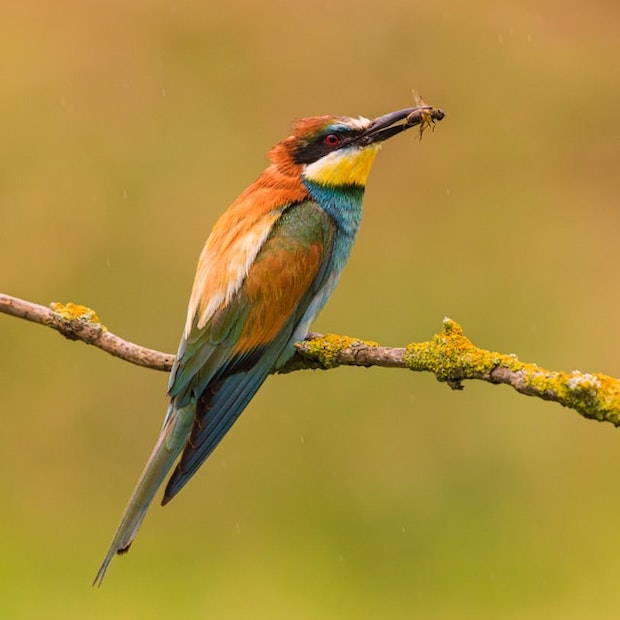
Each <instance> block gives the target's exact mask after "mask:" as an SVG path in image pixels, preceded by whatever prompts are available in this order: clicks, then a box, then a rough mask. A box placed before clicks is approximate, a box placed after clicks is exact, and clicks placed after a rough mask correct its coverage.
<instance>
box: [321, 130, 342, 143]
mask: <svg viewBox="0 0 620 620" xmlns="http://www.w3.org/2000/svg"><path fill="white" fill-rule="evenodd" d="M341 139H342V138H341V137H340V136H339V135H338V134H337V133H328V134H327V135H326V136H325V138H323V142H325V144H327V146H336V145H338V144H340V140H341Z"/></svg>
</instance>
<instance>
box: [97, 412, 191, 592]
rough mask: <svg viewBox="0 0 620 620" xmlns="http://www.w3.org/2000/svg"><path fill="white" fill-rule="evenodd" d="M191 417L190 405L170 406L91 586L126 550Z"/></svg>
mask: <svg viewBox="0 0 620 620" xmlns="http://www.w3.org/2000/svg"><path fill="white" fill-rule="evenodd" d="M193 420H194V406H192V405H189V406H187V407H184V408H183V409H180V410H178V411H177V410H175V409H174V406H173V405H172V404H171V405H170V409H169V410H168V414H167V415H166V422H165V424H164V427H163V428H162V431H161V434H160V435H159V439H158V440H157V443H156V444H155V447H154V448H153V452H151V456H150V457H149V460H148V462H147V464H146V467H145V468H144V471H143V472H142V475H141V476H140V479H139V480H138V484H137V485H136V488H135V489H134V492H133V494H132V496H131V498H130V500H129V503H128V504H127V507H126V508H125V512H124V514H123V518H122V519H121V522H120V523H119V525H118V529H117V530H116V534H114V539H113V540H112V544H111V545H110V548H109V549H108V553H107V554H106V556H105V558H104V560H103V562H102V564H101V566H100V567H99V571H98V572H97V576H96V577H95V580H94V581H93V585H94V586H100V585H101V584H102V582H103V578H104V576H105V573H106V571H107V570H108V565H109V564H110V562H111V561H112V559H113V558H114V556H115V555H116V554H117V553H118V554H121V553H125V552H126V551H128V550H129V547H130V545H131V543H132V542H133V540H134V538H135V537H136V534H137V533H138V530H139V529H140V525H141V524H142V521H143V520H144V517H145V515H146V511H147V510H148V509H149V506H150V505H151V502H152V501H153V498H154V497H155V494H156V493H157V490H158V489H159V487H160V486H161V484H162V482H163V481H164V478H165V477H166V476H167V475H168V472H169V471H170V469H171V468H172V466H173V465H174V462H175V461H176V459H177V457H178V456H179V454H180V453H181V451H182V450H183V447H184V446H185V442H186V441H187V437H188V435H189V432H190V430H191V425H192V422H193Z"/></svg>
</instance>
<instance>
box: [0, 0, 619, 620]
mask: <svg viewBox="0 0 620 620" xmlns="http://www.w3.org/2000/svg"><path fill="white" fill-rule="evenodd" d="M128 4H129V6H128ZM619 7H620V5H619V4H618V2H617V1H616V0H608V1H607V2H605V1H604V0H595V1H593V2H590V3H588V4H587V5H583V4H574V5H571V4H570V3H566V2H561V1H560V0H547V1H540V2H534V1H527V0H526V1H520V2H516V1H515V2H512V3H507V2H491V1H488V2H485V1H478V2H475V3H463V2H458V1H456V0H446V1H444V2H442V3H429V2H418V1H415V0H414V1H407V2H405V1H402V0H383V2H376V3H373V2H369V1H364V0H362V1H357V2H353V1H348V0H347V1H342V2H333V1H332V2H327V1H321V2H314V3H298V2H291V1H287V2H284V1H281V2H277V1H273V2H264V3H257V2H254V1H250V0H245V1H236V2H231V3H229V4H228V5H227V6H224V5H222V4H221V3H209V2H199V1H197V0H194V1H188V2H184V1H182V0H179V1H176V2H148V1H146V0H141V1H134V2H131V3H126V2H120V1H114V0H108V1H106V2H97V1H91V2H78V1H72V2H71V1H65V0H61V1H58V2H53V3H52V2H45V1H43V0H41V1H38V2H29V1H25V2H12V3H9V2H4V3H2V6H1V8H0V58H1V59H2V60H1V61H0V136H1V147H0V290H2V291H3V292H6V293H9V294H12V295H16V296H20V297H23V298H26V299H30V300H32V301H36V302H39V303H43V304H47V303H49V302H51V301H55V300H58V301H74V302H77V303H82V304H86V305H89V306H91V307H93V308H95V309H96V310H97V311H98V312H99V314H100V316H101V318H102V320H103V322H104V323H105V324H106V325H108V327H109V328H110V329H111V330H112V331H114V332H115V333H117V334H119V335H122V336H124V337H126V338H129V339H131V340H134V341H136V342H139V343H141V344H144V345H148V346H151V347H154V348H159V349H161V350H166V351H171V352H172V351H174V350H175V349H176V346H177V342H178V338H179V337H180V333H181V329H182V326H183V323H184V318H185V308H186V303H187V299H188V295H189V289H190V286H191V281H192V278H193V273H194V266H195V263H196V260H197V257H198V254H199V252H200V249H201V248H202V244H203V242H204V239H205V238H206V236H207V234H208V232H209V230H210V228H211V226H212V225H213V223H214V221H215V219H216V218H217V217H218V215H219V214H220V213H221V212H222V211H223V210H224V209H225V208H226V207H227V205H228V204H229V203H230V202H231V201H232V200H233V199H234V198H235V196H236V195H237V194H238V193H239V192H240V191H241V190H242V189H243V188H244V187H245V186H246V185H247V184H248V183H249V182H250V181H252V180H253V179H254V178H255V177H256V175H257V174H258V173H259V172H260V171H261V170H262V169H263V167H264V166H265V162H266V160H265V157H264V153H265V152H266V151H267V150H268V149H269V147H271V146H272V145H273V144H274V143H275V142H277V141H278V140H280V139H281V138H283V137H285V136H286V135H287V133H288V130H289V128H290V125H291V122H292V120H293V119H294V118H296V117H300V116H305V115H312V114H329V113H333V114H348V115H356V114H363V115H365V116H374V115H378V114H382V113H385V112H389V111H391V110H395V109H398V108H402V107H407V106H410V105H412V101H413V99H412V89H416V90H417V91H419V92H420V93H421V94H422V96H423V97H424V98H425V99H426V100H427V102H428V103H430V104H432V105H435V106H439V107H442V108H444V109H445V110H446V112H447V118H446V119H445V120H444V121H443V122H442V123H441V124H440V125H438V127H437V128H436V130H435V132H434V133H433V134H431V133H430V132H428V133H427V134H425V137H424V140H423V141H422V142H421V143H420V142H418V140H417V137H416V135H414V132H410V134H408V135H405V136H403V137H400V138H398V139H395V140H394V141H392V142H390V143H389V144H388V145H386V148H385V149H384V151H383V152H382V153H381V155H380V157H379V158H378V160H377V163H376V164H375V168H374V170H373V173H372V175H371V178H370V182H369V187H368V191H367V194H366V201H365V220H364V223H363V227H362V231H361V234H360V237H359V241H358V243H357V245H356V247H355V250H354V253H353V256H352V259H351V262H350V264H349V266H348V267H347V269H346V271H345V274H344V276H343V279H342V282H341V285H340V287H339V289H338V291H337V292H336V294H335V295H334V297H333V298H332V300H331V302H330V303H329V304H328V306H327V308H326V309H325V311H324V312H323V314H322V315H321V317H320V319H319V320H318V321H317V323H316V325H315V329H316V330H317V331H331V332H336V333H343V334H348V335H351V336H357V337H360V338H368V339H374V340H378V341H380V342H381V343H383V344H387V345H404V344H406V343H408V342H410V341H413V340H426V339H428V338H430V337H431V336H432V334H433V333H435V332H436V331H438V330H440V329H441V319H442V318H443V317H444V316H445V315H448V316H450V317H451V318H453V319H455V320H457V321H459V322H460V323H461V324H462V325H463V327H464V329H465V331H466V334H467V335H468V336H469V337H470V338H472V339H473V340H474V342H475V343H476V344H478V345H479V346H483V347H486V348H491V349H495V350H499V351H502V352H506V353H509V352H514V353H516V354H518V355H519V357H520V358H521V359H524V360H528V361H533V362H537V363H539V364H541V365H543V366H546V367H549V368H554V369H563V370H573V369H580V370H583V371H598V372H604V373H607V374H611V375H614V376H619V375H620V356H619V355H618V345H619V344H620V328H619V327H618V323H617V322H616V320H615V318H616V317H617V312H618V308H619V307H620V290H619V287H618V283H617V281H616V278H617V274H618V270H619V268H620V249H619V246H618V228H619V226H620V214H619V213H618V209H617V207H618V196H619V193H620V192H619V190H620V184H619V175H618V172H619V170H620V169H619V167H618V162H619V160H620V158H619V153H618V146H619V139H620V130H619V124H618V122H617V119H616V118H615V116H614V115H615V114H616V113H617V111H618V109H619V108H620V80H619V78H620V74H619V70H618V67H619V66H620V43H619V38H618V23H619V19H620V8H619ZM0 388H1V394H2V409H3V417H2V433H1V434H0V471H1V472H2V474H1V475H0V496H1V497H2V500H1V505H2V507H1V509H0V529H1V531H2V534H1V535H0V617H2V618H41V617H45V618H63V619H72V618H80V619H82V618H89V619H90V618H93V619H98V618H137V617H149V618H171V617H184V618H213V619H220V618H221V619H228V618H244V617H247V618H270V619H271V618H296V619H300V620H303V619H305V618H326V619H327V618H334V619H340V618H358V619H365V618H391V619H400V618H403V619H404V618H425V619H435V618H437V619H445V618H451V619H461V618H462V619H469V618H472V619H474V618H475V619H480V618H510V619H521V618H528V619H529V618H562V619H563V620H572V619H576V618H579V619H581V618H584V619H585V618H587V619H590V618H598V619H606V618H617V617H618V614H619V613H620V592H619V591H618V586H617V584H618V581H619V579H620V538H619V536H620V535H619V533H618V531H619V529H618V515H619V514H620V482H619V481H618V477H617V476H616V472H617V471H618V467H619V465H620V435H618V432H617V431H615V430H614V429H613V428H612V427H611V426H609V425H602V424H597V423H594V422H588V421H585V420H582V419H581V418H579V416H578V415H577V414H575V413H574V412H571V411H569V410H564V409H562V408H560V407H559V406H558V405H554V404H550V403H543V402H540V401H537V400H534V399H528V398H525V397H523V396H518V395H517V394H515V393H513V392H512V391H510V390H509V389H507V388H500V387H492V386H490V385H483V384H468V385H467V386H466V389H465V390H464V392H462V393H455V392H451V391H450V390H449V389H448V388H447V387H446V386H444V385H440V384H438V383H437V382H436V381H435V380H434V378H433V377H431V376H426V375H413V374H408V373H406V372H404V371H397V370H380V369H371V370H363V369H339V370H336V371H330V372H314V373H311V372H304V373H294V374H292V375H287V376H281V377H273V378H271V379H269V381H268V382H267V384H266V385H265V386H264V388H263V389H262V390H261V392H260V393H259V395H258V396H257V397H256V399H255V400H254V401H253V402H252V404H251V405H250V407H249V408H248V410H247V411H246V413H245V414H244V415H243V417H242V418H241V421H240V422H239V423H238V424H237V425H236V426H235V428H234V429H233V431H232V432H231V433H230V435H229V436H228V437H227V438H226V439H225V441H224V442H223V443H222V445H221V446H220V447H219V448H218V450H217V451H216V453H215V454H214V455H213V457H212V458H211V459H210V460H209V461H208V463H207V465H206V466H205V467H204V468H203V469H202V470H201V472H200V473H199V475H198V476H197V477H196V478H195V479H194V480H193V481H192V482H191V484H190V485H189V486H188V487H187V489H186V490H185V491H184V492H183V493H182V494H181V495H180V496H179V497H178V499H176V500H175V501H174V502H173V503H172V504H171V505H169V506H168V507H166V509H161V508H159V507H158V506H157V505H156V506H154V507H153V509H152V511H151V512H150V513H149V516H148V517H147V520H146V522H145V524H144V527H143V529H142V531H141V533H140V536H139V537H138V539H137V541H136V543H135V544H134V546H133V548H132V550H131V552H130V553H129V555H127V556H126V557H124V558H119V559H116V560H115V561H114V562H113V564H112V566H111V569H110V572H109V574H108V577H107V579H106V582H105V584H104V586H103V588H102V589H101V590H96V589H93V588H91V587H90V583H91V581H92V579H93V577H94V575H95V572H96V570H97V567H98V565H99V563H100V561H101V559H102V557H103V554H104V552H105V550H106V549H107V545H108V543H109V541H110V539H111V537H112V534H113V532H114V529H115V527H116V525H117V522H118V519H119V517H120V514H121V511H122V508H123V506H124V505H125V502H126V500H127V498H128V497H129V494H130V492H131V490H132V488H133V485H134V483H135V481H136V478H137V476H138V474H139V472H140V471H141V469H142V466H143V464H144V462H145V460H146V457H147V455H148V453H149V452H150V450H151V447H152V445H153V443H154V441H155V438H156V436H157V433H158V431H159V427H160V424H161V420H162V418H163V414H164V411H165V406H166V399H165V390H166V376H165V375H164V374H162V373H157V372H154V371H149V370H145V369H140V368H136V367H133V366H131V365H129V364H126V363H123V362H121V361H118V360H115V359H113V358H112V357H110V356H108V355H106V354H104V353H102V352H100V351H97V350H96V349H94V348H90V347H87V346H85V345H83V344H81V343H71V342H68V341H66V340H64V339H62V338H61V337H60V336H59V335H58V334H56V333H54V332H52V331H51V330H47V329H43V328H41V327H37V326H34V325H32V324H28V323H26V322H23V321H19V320H17V319H15V318H12V317H7V316H4V315H2V316H0Z"/></svg>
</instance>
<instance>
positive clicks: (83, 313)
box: [50, 301, 107, 331]
mask: <svg viewBox="0 0 620 620" xmlns="http://www.w3.org/2000/svg"><path fill="white" fill-rule="evenodd" d="M50 308H51V309H52V310H53V311H54V312H55V313H56V314H57V315H58V316H59V317H60V318H61V319H63V320H65V321H80V322H82V323H89V324H91V325H98V326H99V327H100V328H101V329H102V330H103V331H107V328H106V327H105V325H103V324H102V322H101V319H100V318H99V316H98V315H97V313H96V312H95V311H94V310H93V309H92V308H89V307H88V306H82V305H80V304H74V303H72V302H68V303H66V304H63V303H61V302H58V301H55V302H53V303H51V304H50Z"/></svg>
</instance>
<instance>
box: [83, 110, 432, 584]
mask: <svg viewBox="0 0 620 620" xmlns="http://www.w3.org/2000/svg"><path fill="white" fill-rule="evenodd" d="M441 118H443V112H441V110H437V109H435V108H430V107H427V106H420V107H416V108H407V109H405V110H399V111H397V112H392V113H390V114H386V115H384V116H380V117H378V118H376V119H374V120H369V119H366V118H362V117H360V118H349V117H344V116H317V117H311V118H304V119H301V120H299V121H298V122H297V123H296V124H295V127H294V130H293V133H292V135H290V136H289V137H288V138H286V139H285V140H283V141H282V142H280V143H279V144H278V145H276V146H275V147H274V148H273V149H272V150H271V151H270V152H269V154H268V155H269V158H270V159H271V161H272V164H271V165H270V166H269V167H268V168H267V169H266V170H265V171H264V172H263V173H262V174H261V175H260V176H259V177H258V179H257V180H256V181H255V182H254V183H252V185H250V186H249V187H248V188H247V189H246V190H245V191H244V192H243V193H242V194H241V195H240V196H239V197H238V198H237V200H235V202H233V204H232V205H231V206H230V208H229V209H228V210H227V211H226V212H225V213H224V214H223V215H222V216H221V217H220V219H219V221H218V222H217V223H216V224H215V227H214V228H213V231H212V232H211V235H210V236H209V238H208V239H207V242H206V244H205V247H204V249H203V251H202V254H201V255H200V259H199V262H198V268H197V271H196V276H195V279H194V286H193V289H192V293H191V297H190V301H189V308H188V311H187V322H186V324H185V331H184V332H183V337H182V339H181V344H180V346H179V350H178V352H177V356H176V361H175V363H174V366H173V368H172V372H171V374H170V382H169V385H168V394H169V396H170V405H169V407H168V411H167V413H166V417H165V419H164V424H163V428H162V430H161V434H160V436H159V439H158V441H157V443H156V444H155V447H154V449H153V452H152V453H151V456H150V458H149V460H148V462H147V464H146V467H145V468H144V471H143V473H142V475H141V477H140V479H139V481H138V484H137V486H136V488H135V490H134V492H133V495H132V496H131V499H130V500H129V503H128V505H127V507H126V509H125V513H124V515H123V518H122V520H121V522H120V525H119V526H118V529H117V531H116V534H115V536H114V539H113V541H112V544H111V546H110V549H109V551H108V553H107V555H106V556H105V559H104V560H103V563H102V564H101V567H100V569H99V572H98V573H97V576H96V578H95V581H94V583H95V584H97V585H99V584H101V582H102V580H103V577H104V575H105V572H106V570H107V568H108V565H109V563H110V561H111V560H112V558H113V557H114V555H115V554H116V553H124V552H125V551H127V550H128V549H129V546H130V545H131V543H132V541H133V540H134V538H135V536H136V534H137V532H138V529H139V527H140V525H141V523H142V520H143V519H144V516H145V514H146V512H147V510H148V507H149V505H150V504H151V502H152V501H153V498H154V496H155V494H156V492H157V490H158V488H159V487H160V486H161V484H162V482H163V481H164V479H165V478H166V476H167V475H168V472H169V471H170V470H171V469H172V467H173V465H174V464H175V462H176V461H177V459H178V457H179V455H180V459H179V461H178V463H177V465H176V467H175V469H174V471H173V472H172V475H171V477H170V479H169V480H168V483H167V485H166V489H165V491H164V497H163V500H162V505H164V504H167V503H168V502H169V501H170V500H171V499H172V498H173V497H174V496H175V495H176V494H177V493H178V492H179V491H180V490H181V489H182V488H183V486H185V484H186V483H187V481H188V480H189V479H190V478H191V477H192V476H193V475H194V473H195V472H196V470H197V469H198V468H199V467H200V465H201V464H202V463H203V462H204V460H205V459H206V458H207V457H208V456H209V455H210V454H211V452H212V451H213V450H214V449H215V447H216V446H217V444H218V443H219V442H220V440H221V439H222V437H223V436H224V435H225V434H226V432H227V431H228V430H229V429H230V427H231V426H232V425H233V423H234V422H235V420H236V419H237V418H238V417H239V414H240V413H241V412H242V411H243V410H244V409H245V407H246V406H247V404H248V402H249V401H250V399H251V398H252V397H253V396H254V394H255V393H256V391H257V390H258V389H259V388H260V386H261V385H262V383H263V382H264V381H265V379H266V378H267V375H269V373H271V372H272V371H273V370H274V369H277V368H279V367H280V366H282V365H283V364H284V363H285V362H286V361H287V360H289V359H290V358H291V357H292V355H293V353H294V348H293V344H294V343H295V342H296V341H299V340H303V339H304V337H305V336H306V334H307V331H308V327H309V326H310V323H311V322H312V321H313V320H314V318H315V317H316V315H317V314H318V312H319V311H320V310H321V308H322V307H323V305H324V304H325V302H326V301H327V299H328V297H329V296H330V294H331V292H332V291H333V290H334V287H335V286H336V284H337V282H338V279H339V277H340V273H341V271H342V268H343V267H344V265H345V263H346V262H347V259H348V257H349V253H350V252H351V247H352V246H353V242H354V240H355V236H356V233H357V230H358V228H359V225H360V220H361V217H362V197H363V194H364V186H365V184H366V179H367V177H368V174H369V172H370V168H371V166H372V163H373V161H374V159H375V156H376V155H377V152H378V150H379V148H380V145H381V143H382V142H383V141H384V140H386V139H387V138H390V137H392V136H395V135H396V134H399V133H401V132H402V131H404V130H405V129H407V128H409V127H413V126H414V125H420V129H423V128H424V127H425V126H426V125H428V124H429V123H430V122H432V121H433V120H440V119H441ZM401 121H402V122H401Z"/></svg>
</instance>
